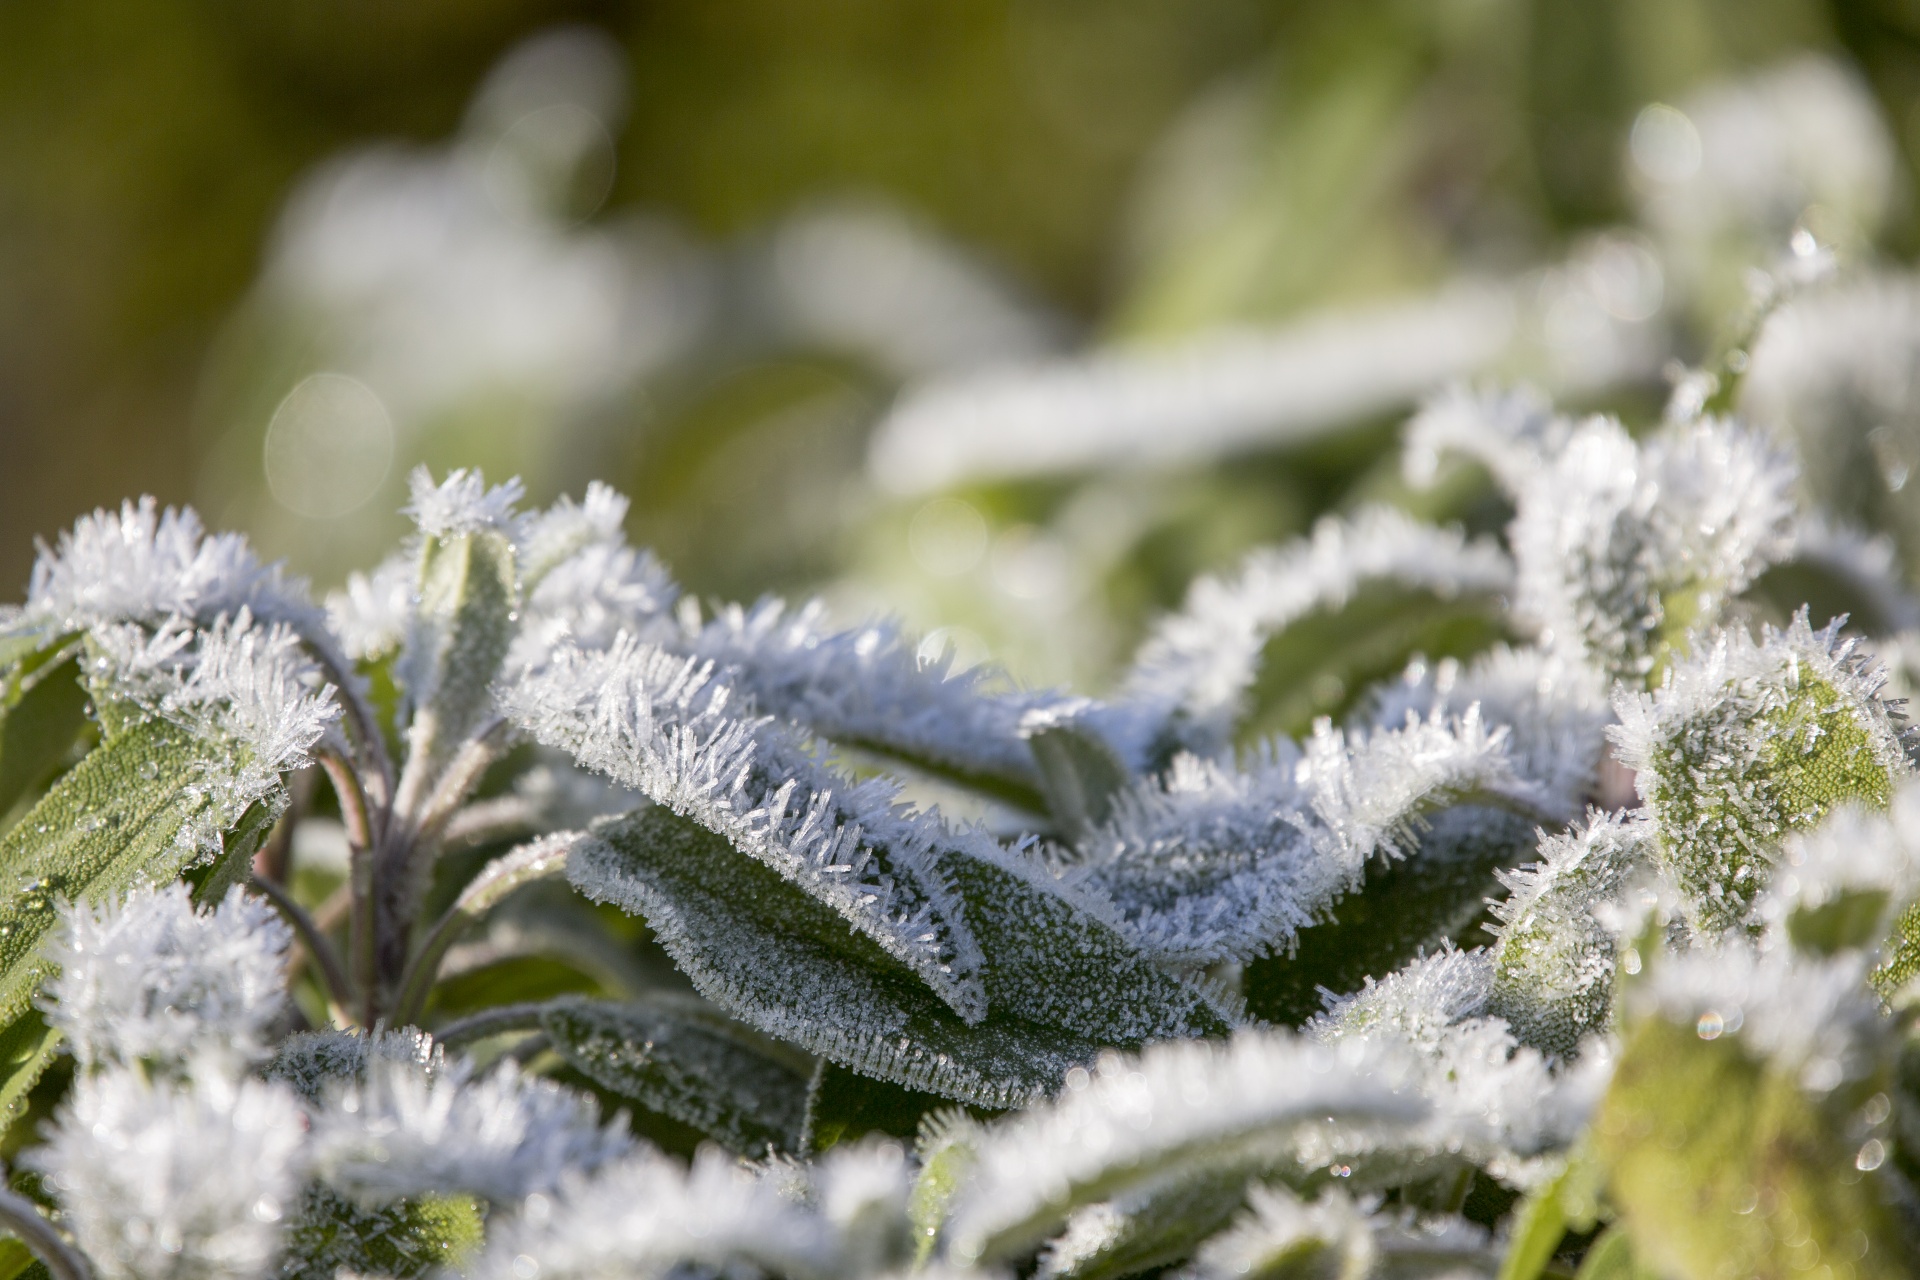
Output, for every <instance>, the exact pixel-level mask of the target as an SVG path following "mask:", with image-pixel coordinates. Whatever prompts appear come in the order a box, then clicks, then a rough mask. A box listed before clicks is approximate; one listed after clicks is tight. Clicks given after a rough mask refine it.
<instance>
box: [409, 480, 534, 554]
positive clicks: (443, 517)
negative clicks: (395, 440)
mask: <svg viewBox="0 0 1920 1280" xmlns="http://www.w3.org/2000/svg"><path fill="white" fill-rule="evenodd" d="M407 487H408V490H409V491H410V493H411V494H412V497H411V500H410V501H409V502H408V503H407V514H408V515H410V516H412V517H413V522H414V523H415V524H416V525H418V526H419V528H420V532H421V533H423V534H425V535H426V536H427V537H429V538H451V537H457V536H459V535H460V534H463V533H478V532H480V531H481V530H489V531H491V532H494V533H503V534H507V535H508V536H512V535H513V534H514V533H515V532H516V531H517V529H518V527H519V522H520V517H519V515H518V514H517V513H516V510H515V509H516V508H517V507H518V505H519V503H520V500H521V498H523V497H525V496H526V489H525V488H524V487H523V486H522V485H521V483H520V481H519V478H518V477H516V478H514V479H512V480H509V481H507V482H506V483H505V484H500V485H495V486H493V487H492V488H491V489H490V488H488V487H487V482H486V479H485V477H483V476H482V475H481V474H480V473H479V472H478V471H471V470H467V469H465V468H461V469H459V470H455V471H450V472H448V473H447V478H446V479H444V480H442V481H440V482H439V483H437V484H436V483H435V482H434V479H433V473H432V472H431V471H429V470H427V468H425V467H418V468H416V469H415V470H414V472H413V474H412V475H411V476H409V477H408V478H407Z"/></svg>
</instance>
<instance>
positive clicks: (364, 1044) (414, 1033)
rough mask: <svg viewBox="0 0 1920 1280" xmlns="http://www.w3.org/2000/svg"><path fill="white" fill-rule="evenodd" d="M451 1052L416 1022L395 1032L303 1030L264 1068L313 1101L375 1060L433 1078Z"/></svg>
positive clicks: (283, 1044)
mask: <svg viewBox="0 0 1920 1280" xmlns="http://www.w3.org/2000/svg"><path fill="white" fill-rule="evenodd" d="M446 1061H447V1059H446V1051H445V1050H443V1049H442V1048H441V1047H440V1046H439V1045H437V1044H435V1043H434V1041H433V1037H432V1036H430V1035H428V1034H427V1033H426V1032H424V1031H421V1030H419V1029H418V1028H416V1027H402V1028H400V1029H399V1030H395V1031H374V1032H366V1031H303V1032H300V1033H299V1034H297V1035H292V1036H288V1037H287V1038H286V1039H285V1040H282V1041H281V1042H280V1045H279V1048H278V1049H276V1050H275V1052H274V1055H273V1060H272V1061H271V1062H269V1063H267V1065H266V1067H265V1068H263V1070H262V1072H261V1074H263V1075H264V1076H265V1077H266V1078H267V1079H269V1080H277V1081H280V1082H281V1083H283V1084H286V1085H287V1086H288V1087H290V1088H291V1089H292V1090H293V1091H294V1092H295V1093H297V1094H299V1095H300V1097H301V1099H302V1100H303V1101H305V1102H307V1103H308V1104H310V1105H315V1106H317V1105H319V1104H320V1102H321V1100H322V1099H323V1097H324V1096H325V1094H326V1093H327V1091H328V1090H329V1089H331V1088H333V1087H334V1086H336V1085H338V1084H339V1083H340V1082H342V1081H348V1080H360V1079H363V1078H364V1077H365V1074H366V1070H367V1065H368V1064H369V1063H377V1062H390V1063H396V1064H400V1065H402V1066H405V1067H408V1068H410V1069H411V1070H413V1071H416V1072H418V1073H419V1074H420V1076H421V1077H422V1078H423V1079H432V1078H433V1077H434V1076H436V1075H438V1074H440V1072H441V1071H442V1070H443V1069H444V1068H445V1067H446Z"/></svg>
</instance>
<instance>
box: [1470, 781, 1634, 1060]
mask: <svg viewBox="0 0 1920 1280" xmlns="http://www.w3.org/2000/svg"><path fill="white" fill-rule="evenodd" d="M1540 854H1541V860H1540V861H1539V862H1537V863H1533V864H1531V865H1529V866H1526V867H1522V868H1520V869H1519V870H1516V871H1510V872H1506V873H1503V874H1502V875H1501V877H1500V879H1501V882H1502V883H1503V884H1504V885H1505V886H1506V888H1507V898H1506V901H1505V902H1503V903H1501V904H1500V905H1499V906H1498V907H1497V908H1496V909H1495V914H1496V916H1497V917H1498V919H1499V922H1500V925H1499V942H1498V943H1497V945H1496V946H1495V947H1494V950H1493V957H1492V960H1493V971H1492V974H1491V990H1490V992H1489V1000H1488V1007H1489V1009H1490V1010H1491V1011H1492V1012H1494V1013H1497V1014H1499V1015H1500V1016H1501V1017H1503V1018H1505V1019H1506V1020H1507V1022H1508V1023H1509V1024H1510V1025H1511V1026H1512V1027H1513V1030H1514V1034H1516V1035H1517V1036H1519V1037H1520V1038H1521V1039H1522V1040H1524V1041H1525V1042H1526V1043H1528V1044H1531V1045H1533V1046H1535V1047H1537V1048H1539V1049H1541V1050H1543V1051H1544V1052H1547V1053H1552V1054H1557V1055H1559V1056H1561V1057H1571V1056H1572V1055H1573V1054H1574V1053H1575V1052H1577V1051H1578V1049H1579V1046H1580V1042H1581V1041H1582V1040H1583V1039H1584V1038H1586V1037H1587V1036H1589V1035H1593V1034H1596V1033H1598V1032H1600V1031H1602V1030H1603V1029H1604V1028H1605V1026H1606V1019H1607V1014H1608V1011H1609V1010H1610V1008H1611V1007H1612V993H1613V976H1614V965H1615V955H1616V952H1617V950H1618V947H1619V939H1618V938H1617V937H1616V936H1615V930H1614V921H1613V920H1612V919H1611V918H1610V913H1609V908H1610V907H1612V906H1614V905H1615V904H1616V903H1617V902H1618V900H1619V898H1620V896H1621V895H1622V894H1623V893H1624V892H1625V891H1626V889H1627V888H1628V887H1629V886H1630V884H1631V883H1632V880H1633V878H1634V876H1635V875H1636V873H1638V872H1641V871H1643V870H1646V869H1649V868H1650V867H1651V865H1652V861H1653V831H1652V829H1651V827H1650V824H1648V823H1647V822H1646V821H1645V820H1644V819H1642V818H1639V817H1624V816H1621V815H1617V814H1599V813H1592V814H1589V815H1588V817H1587V820H1586V822H1585V823H1584V824H1583V825H1581V826H1580V827H1579V828H1577V829H1576V830H1574V831H1571V832H1567V833H1565V834H1561V835H1554V836H1548V837H1547V838H1545V839H1543V840H1542V841H1541V842H1540Z"/></svg>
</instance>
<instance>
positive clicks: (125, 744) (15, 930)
mask: <svg viewBox="0 0 1920 1280" xmlns="http://www.w3.org/2000/svg"><path fill="white" fill-rule="evenodd" d="M213 750H216V749H215V748H213V747H211V746H210V745H209V744H206V743H204V742H201V741H198V740H196V739H194V738H193V737H192V736H191V735H190V734H188V733H187V731H186V730H184V729H181V728H180V727H178V726H177V725H173V724H170V723H168V722H166V721H164V720H157V719H150V720H143V721H140V722H139V723H137V724H133V725H131V726H129V727H128V728H127V729H125V731H123V732H122V733H121V734H120V735H119V736H118V737H115V738H113V739H112V740H111V741H108V742H106V743H103V744H102V745H101V746H99V747H97V748H95V749H94V751H93V752H91V753H90V754H89V755H88V756H87V757H86V759H84V760H82V761H81V762H80V763H79V764H78V765H77V766H75V767H74V769H73V770H72V771H71V772H70V773H68V774H67V775H66V776H65V777H63V778H61V779H60V781H59V782H57V783H55V784H54V786H53V788H52V790H50V791H48V792H47V794H46V795H45V796H43V797H41V799H40V802H39V803H38V804H36V805H35V806H34V807H33V809H32V810H31V811H30V812H28V813H27V815H26V816H25V817H23V818H22V819H21V820H20V821H19V822H18V823H16V824H15V825H14V827H13V828H12V829H11V830H9V831H8V832H7V833H6V835H5V836H4V837H0V1017H13V1016H16V1015H18V1014H19V1013H20V1012H21V1011H22V1010H24V1009H25V1008H26V1007H27V1004H28V1001H30V1000H31V999H32V997H33V992H34V989H35V988H36V987H38V985H39V984H40V982H41V980H42V979H43V978H45V977H46V976H47V965H46V962H45V961H44V960H42V959H41V958H40V956H39V946H40V942H41V940H42V939H43V938H44V937H45V936H46V935H47V932H48V931H49V930H50V929H51V928H52V927H53V924H54V921H55V919H56V916H55V906H56V904H57V903H59V902H60V901H61V900H63V899H65V900H72V901H76V902H93V901H98V900H100V899H101V898H103V897H105V896H107V895H109V894H117V893H124V892H126V891H127V890H129V889H132V888H134V887H135V886H137V885H142V884H149V883H164V882H166V881H169V880H171V879H173V878H174V877H175V876H176V875H178V874H179V873H180V871H181V870H182V869H183V868H184V867H186V866H187V865H188V864H189V863H190V862H192V861H193V860H194V859H195V858H196V857H198V856H199V850H198V849H197V848H196V847H195V846H194V843H193V839H192V835H193V832H192V829H191V828H190V827H189V824H197V822H199V821H202V820H205V819H206V818H207V817H209V816H210V811H211V810H212V809H213V806H214V803H215V802H214V800H213V798H212V797H210V796H208V795H207V794H205V791H204V789H203V786H202V785H201V784H203V783H204V778H205V774H206V772H207V770H208V769H209V768H212V767H216V766H219V765H221V764H223V763H224V761H222V760H218V759H213V758H210V757H209V754H208V753H209V752H211V751H213Z"/></svg>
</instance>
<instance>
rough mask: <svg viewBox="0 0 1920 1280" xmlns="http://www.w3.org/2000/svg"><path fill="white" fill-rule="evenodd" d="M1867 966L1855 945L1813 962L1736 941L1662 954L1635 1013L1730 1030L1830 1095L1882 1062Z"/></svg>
mask: <svg viewBox="0 0 1920 1280" xmlns="http://www.w3.org/2000/svg"><path fill="white" fill-rule="evenodd" d="M1867 965H1868V957H1867V956H1865V955H1864V954H1862V953H1860V952H1857V951H1854V952H1845V953H1842V954H1840V955H1837V956H1832V957H1825V958H1815V957H1807V956H1800V955H1795V954H1794V953H1793V952H1791V951H1789V950H1787V949H1785V948H1780V949H1777V950H1773V951H1765V952H1762V951H1756V950H1755V949H1753V948H1752V947H1750V946H1747V945H1745V944H1744V943H1741V942H1738V941H1736V942H1731V943H1728V944H1727V945H1724V946H1720V947H1713V948H1704V949H1700V950H1695V951H1687V952H1681V953H1677V954H1673V955H1668V956H1664V957H1662V958H1661V959H1660V962H1659V963H1658V964H1655V965H1653V966H1652V967H1651V972H1650V973H1649V974H1648V976H1647V978H1646V979H1645V980H1643V981H1641V982H1638V983H1635V984H1634V985H1633V986H1631V987H1629V988H1628V989H1627V993H1626V1000H1627V1010H1628V1012H1629V1013H1630V1014H1632V1015H1634V1016H1636V1017H1657V1018H1660V1019H1663V1020H1664V1021H1666V1022H1669V1023H1672V1024H1675V1025H1677V1026H1681V1027H1686V1028H1691V1029H1697V1030H1698V1033H1699V1035H1700V1037H1701V1038H1702V1039H1717V1038H1719V1037H1720V1036H1723V1035H1724V1036H1727V1037H1729V1038H1731V1039H1733V1041H1734V1042H1735V1043H1737V1044H1739V1045H1741V1046H1742V1047H1743V1048H1744V1049H1745V1050H1746V1052H1747V1054H1748V1056H1750V1057H1753V1058H1756V1059H1761V1060H1765V1061H1768V1062H1770V1063H1772V1064H1773V1065H1774V1066H1775V1067H1777V1068H1779V1069H1781V1070H1784V1071H1787V1072H1790V1073H1793V1074H1794V1075H1795V1076H1796V1077H1797V1078H1798V1079H1799V1080H1800V1083H1801V1084H1802V1086H1803V1087H1805V1088H1807V1089H1809V1090H1811V1091H1812V1092H1814V1093H1826V1092H1828V1091H1830V1090H1832V1089H1833V1088H1835V1087H1837V1086H1838V1085H1840V1084H1841V1083H1842V1082H1844V1081H1846V1080H1850V1079H1859V1078H1861V1077H1862V1076H1864V1075H1866V1074H1867V1073H1868V1072H1870V1071H1871V1070H1873V1069H1874V1067H1875V1063H1876V1059H1877V1053H1878V1044H1879V1041H1880V1039H1881V1038H1882V1037H1883V1036H1884V1034H1885V1032H1884V1029H1883V1023H1882V1019H1881V1017H1880V1008H1879V1002H1878V1001H1877V1000H1876V999H1875V998H1874V996H1873V994H1872V992H1871V991H1870V989H1869V988H1868V987H1867V984H1866V981H1865V979H1866V974H1867Z"/></svg>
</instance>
